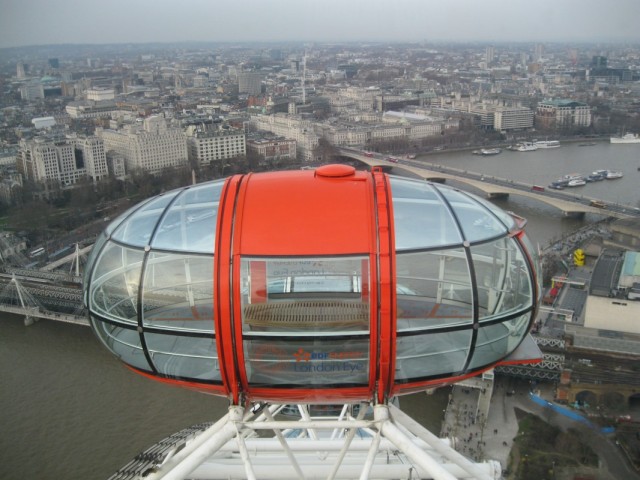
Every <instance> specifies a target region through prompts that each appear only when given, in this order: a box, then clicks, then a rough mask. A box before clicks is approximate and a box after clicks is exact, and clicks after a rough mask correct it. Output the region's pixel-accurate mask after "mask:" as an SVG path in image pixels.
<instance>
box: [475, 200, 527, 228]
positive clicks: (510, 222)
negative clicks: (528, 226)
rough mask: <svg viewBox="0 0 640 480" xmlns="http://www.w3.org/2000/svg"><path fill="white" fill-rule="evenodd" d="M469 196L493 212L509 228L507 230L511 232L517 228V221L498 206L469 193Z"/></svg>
mask: <svg viewBox="0 0 640 480" xmlns="http://www.w3.org/2000/svg"><path fill="white" fill-rule="evenodd" d="M468 195H470V196H472V197H473V199H474V200H475V201H477V202H478V203H481V204H482V205H484V206H485V207H486V208H487V209H488V210H491V212H492V213H493V214H494V215H495V216H496V217H498V218H499V219H500V221H501V222H502V223H504V225H505V226H506V227H507V230H511V229H512V228H516V227H517V223H516V221H515V219H514V218H513V217H512V216H511V215H510V214H509V213H507V212H505V211H504V210H502V209H501V208H500V207H497V206H496V205H494V204H493V203H491V202H490V201H489V200H486V199H484V198H482V197H478V196H477V195H473V194H472V193H469V194H468Z"/></svg>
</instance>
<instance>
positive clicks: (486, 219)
mask: <svg viewBox="0 0 640 480" xmlns="http://www.w3.org/2000/svg"><path fill="white" fill-rule="evenodd" d="M438 190H439V191H440V193H442V195H443V196H444V197H445V198H446V199H447V201H448V202H449V203H450V204H451V208H452V209H453V211H454V213H455V215H456V217H457V218H458V221H459V222H460V225H461V227H462V231H463V233H464V237H465V239H466V240H468V241H470V242H479V241H482V240H488V239H490V238H495V237H497V236H498V235H506V234H507V232H508V230H507V228H506V227H505V226H504V225H503V224H502V223H500V222H499V221H498V219H497V218H496V217H495V216H494V215H492V214H491V212H490V211H489V210H488V209H487V208H485V207H484V206H483V205H482V204H480V203H479V202H474V201H473V200H472V199H471V198H470V197H468V196H466V195H464V194H462V193H460V192H456V191H455V190H451V189H449V188H442V187H438Z"/></svg>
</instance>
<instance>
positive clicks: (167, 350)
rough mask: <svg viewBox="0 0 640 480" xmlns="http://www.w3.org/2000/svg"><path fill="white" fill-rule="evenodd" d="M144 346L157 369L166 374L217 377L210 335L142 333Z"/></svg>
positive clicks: (216, 353) (205, 377)
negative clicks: (206, 336)
mask: <svg viewBox="0 0 640 480" xmlns="http://www.w3.org/2000/svg"><path fill="white" fill-rule="evenodd" d="M144 337H145V341H146V344H147V349H148V350H149V354H150V356H151V360H152V362H153V364H154V365H155V367H156V369H157V370H158V372H159V373H161V374H163V375H167V376H170V377H181V378H193V379H198V380H213V381H216V380H217V381H220V380H221V378H222V377H221V374H220V365H219V363H218V352H217V350H216V345H215V340H214V337H213V336H211V337H208V338H201V337H186V336H178V335H163V334H155V333H148V332H147V333H145V335H144Z"/></svg>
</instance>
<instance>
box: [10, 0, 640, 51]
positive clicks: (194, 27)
mask: <svg viewBox="0 0 640 480" xmlns="http://www.w3.org/2000/svg"><path fill="white" fill-rule="evenodd" d="M612 4H613V5H612ZM0 8H1V10H0V11H2V12H3V15H2V16H1V17H0V48H8V47H19V46H30V45H56V44H105V43H149V42H190V41H194V42H260V41H263V42H283V41H321V42H332V41H334V42H350V41H365V42H366V41H371V42H373V41H380V42H403V41H407V42H422V41H427V42H429V41H434V42H437V41H483V42H509V41H518V42H520V41H522V42H576V43H583V42H635V41H640V32H639V31H638V30H637V28H636V25H635V19H636V18H638V15H639V14H640V2H637V1H635V0H614V2H612V3H608V4H605V3H604V2H600V1H595V0H583V1H581V0H565V1H563V2H557V1H553V0H540V1H538V2H537V3H536V4H535V7H532V6H531V3H530V2H524V1H520V0H513V1H506V0H485V1H482V2H480V1H476V0H454V1H453V2H433V1H424V0H398V1H396V2H390V1H388V0H324V1H322V2H315V3H311V2H305V1H302V2H301V1H299V0H297V1H296V0H269V1H258V0H245V1H244V2H241V3H233V4H232V3H217V2H211V1H207V0H188V1H186V2H176V1H175V0H155V1H152V0H138V1H136V2H126V1H124V0H113V1H111V2H109V3H100V4H98V3H95V4H87V3H80V2H77V1H75V0H59V1H56V2H46V1H44V0H21V1H18V0H0Z"/></svg>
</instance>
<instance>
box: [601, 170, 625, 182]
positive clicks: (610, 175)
mask: <svg viewBox="0 0 640 480" xmlns="http://www.w3.org/2000/svg"><path fill="white" fill-rule="evenodd" d="M623 176H624V174H623V173H622V172H614V171H613V170H608V171H607V175H606V177H605V178H606V179H607V180H615V179H616V178H622V177H623Z"/></svg>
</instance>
